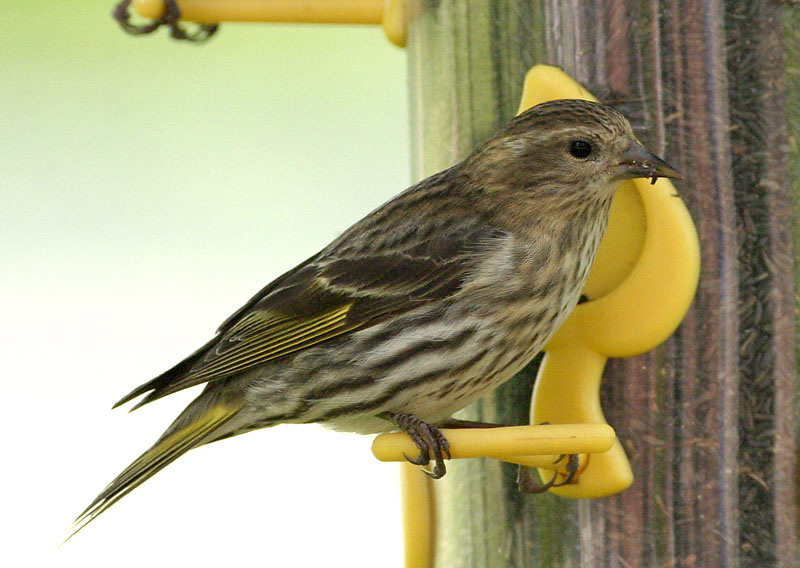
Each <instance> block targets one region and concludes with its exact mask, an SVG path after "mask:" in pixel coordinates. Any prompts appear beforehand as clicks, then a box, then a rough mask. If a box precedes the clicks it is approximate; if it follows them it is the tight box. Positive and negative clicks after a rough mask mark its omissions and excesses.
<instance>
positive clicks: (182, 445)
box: [64, 396, 241, 542]
mask: <svg viewBox="0 0 800 568" xmlns="http://www.w3.org/2000/svg"><path fill="white" fill-rule="evenodd" d="M202 398H203V397H202V396H201V397H198V399H196V400H195V401H194V403H192V404H191V405H189V407H188V408H187V409H186V410H185V411H184V412H183V413H182V414H181V415H180V416H179V417H178V418H177V419H176V420H175V422H173V424H172V425H171V426H170V427H169V428H168V429H167V431H166V432H165V433H164V434H163V435H162V436H161V438H160V439H159V440H158V441H157V442H156V443H155V444H153V446H152V447H151V448H150V449H149V450H147V451H146V452H145V453H143V454H142V455H141V456H139V457H138V458H137V459H136V460H135V461H134V462H133V463H132V464H131V465H129V466H128V467H127V468H125V470H124V471H123V472H122V473H120V474H119V475H118V476H117V477H116V478H115V479H114V481H112V482H111V483H110V484H109V485H108V486H107V487H106V488H105V489H103V491H102V492H101V493H100V495H98V496H97V497H96V498H95V500H94V501H92V503H91V504H90V505H89V506H88V507H87V508H86V510H84V511H83V513H81V514H80V515H79V516H78V518H77V519H75V521H74V522H73V524H72V529H71V531H70V534H69V536H68V537H67V539H66V540H65V541H64V542H66V541H67V540H69V539H70V538H72V537H73V536H75V534H77V533H78V531H80V530H81V529H83V528H84V527H85V526H86V525H88V524H89V523H90V522H92V521H93V520H94V519H96V518H97V517H98V516H99V515H100V514H101V513H103V512H104V511H105V510H106V509H108V508H109V507H111V506H112V505H113V504H114V503H116V502H117V501H119V500H120V499H122V498H123V497H124V496H125V495H127V494H128V493H130V492H131V491H133V490H134V489H135V488H136V487H138V486H139V485H141V484H142V483H144V482H145V481H147V480H148V479H150V478H151V477H152V476H154V475H155V474H156V473H158V472H159V471H161V470H162V469H163V468H165V467H166V466H167V465H169V464H170V463H172V462H173V461H175V460H176V459H178V458H179V457H180V456H182V455H183V454H185V453H186V452H188V451H189V450H191V449H192V448H195V447H197V446H199V445H202V444H205V443H207V442H210V441H213V440H215V439H216V438H217V437H218V436H227V435H228V434H226V432H225V429H224V426H225V424H227V423H228V422H230V421H231V419H232V418H233V417H234V416H236V414H237V413H238V412H239V410H240V409H241V404H236V403H233V402H227V401H216V402H214V403H213V404H211V405H207V402H208V401H207V400H201V399H202ZM198 407H199V408H198Z"/></svg>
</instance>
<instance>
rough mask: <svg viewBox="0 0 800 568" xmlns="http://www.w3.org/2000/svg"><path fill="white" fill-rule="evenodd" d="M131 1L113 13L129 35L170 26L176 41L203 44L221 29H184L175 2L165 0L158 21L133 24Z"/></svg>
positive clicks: (208, 26) (213, 26)
mask: <svg viewBox="0 0 800 568" xmlns="http://www.w3.org/2000/svg"><path fill="white" fill-rule="evenodd" d="M130 4H131V0H121V2H120V3H119V4H117V5H116V6H115V7H114V11H113V12H112V13H111V15H112V17H113V18H114V19H115V20H116V21H117V23H119V25H120V27H121V28H122V29H123V30H125V31H126V32H127V33H129V34H133V35H144V34H150V33H153V32H154V31H156V30H157V29H158V28H160V27H161V26H168V27H169V29H170V35H171V36H172V37H173V38H174V39H182V40H186V41H191V42H201V41H205V40H207V39H208V38H210V37H211V36H212V35H214V33H215V32H216V31H217V28H218V27H219V26H218V25H217V24H198V27H197V29H196V30H194V31H193V32H189V31H187V30H186V28H184V27H182V26H181V25H180V24H179V23H178V20H180V17H181V10H180V8H178V5H177V4H176V3H175V0H164V14H162V16H161V17H160V18H158V19H157V20H152V21H151V22H149V23H147V24H141V25H137V24H132V23H131V21H130V19H131V16H130V13H129V12H128V8H129V7H130Z"/></svg>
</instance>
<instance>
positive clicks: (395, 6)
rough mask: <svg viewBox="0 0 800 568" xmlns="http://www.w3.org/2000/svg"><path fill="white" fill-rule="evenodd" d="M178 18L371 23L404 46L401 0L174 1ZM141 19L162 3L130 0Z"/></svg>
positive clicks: (158, 10)
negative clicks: (179, 14) (177, 9)
mask: <svg viewBox="0 0 800 568" xmlns="http://www.w3.org/2000/svg"><path fill="white" fill-rule="evenodd" d="M177 4H178V8H180V11H181V19H183V20H186V21H189V22H197V23H200V24H214V23H217V22H284V23H288V22H296V23H313V24H368V25H369V24H372V25H381V26H383V33H384V34H385V35H386V38H387V39H388V40H389V41H390V42H392V43H393V44H395V45H396V46H398V47H405V45H406V37H407V27H408V26H407V20H406V15H405V10H404V5H403V4H404V3H403V0H177ZM133 8H134V10H135V11H136V13H137V14H139V15H140V16H142V17H143V18H149V19H152V20H155V19H158V18H160V17H161V15H162V14H163V13H164V2H163V0H133Z"/></svg>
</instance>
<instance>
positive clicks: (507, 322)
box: [73, 100, 678, 534]
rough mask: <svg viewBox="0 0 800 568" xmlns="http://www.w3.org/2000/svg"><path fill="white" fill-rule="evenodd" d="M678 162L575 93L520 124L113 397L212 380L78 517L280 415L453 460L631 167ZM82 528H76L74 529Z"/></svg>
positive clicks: (534, 347) (580, 271) (562, 300)
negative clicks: (456, 432) (467, 417)
mask: <svg viewBox="0 0 800 568" xmlns="http://www.w3.org/2000/svg"><path fill="white" fill-rule="evenodd" d="M659 176H663V177H678V174H677V173H676V172H675V170H674V169H672V168H671V167H670V166H669V165H668V164H666V163H665V162H664V161H662V160H661V159H659V158H658V157H656V156H654V155H653V154H651V153H650V152H648V151H647V150H645V149H644V148H643V147H642V145H641V144H640V143H639V142H638V141H637V139H636V137H635V136H634V135H633V132H632V130H631V126H630V124H629V123H628V121H627V120H626V119H625V118H624V117H623V116H622V115H621V114H619V113H618V112H617V111H615V110H613V109H612V108H610V107H607V106H604V105H601V104H597V103H592V102H587V101H582V100H560V101H552V102H548V103H544V104H541V105H538V106H535V107H533V108H531V109H529V110H527V111H526V112H524V113H522V114H521V115H519V116H517V117H516V118H514V119H513V120H511V122H509V123H508V124H507V125H506V126H505V127H504V128H503V129H502V130H500V131H499V132H498V133H497V134H495V135H494V136H493V137H492V138H490V139H489V140H488V141H487V142H486V143H484V144H483V145H482V146H481V147H480V148H479V149H478V150H476V151H475V152H474V153H473V154H472V155H470V156H469V157H468V158H466V159H465V160H464V161H463V162H461V163H459V164H456V165H455V166H453V167H451V168H449V169H447V170H445V171H443V172H440V173H438V174H436V175H433V176H431V177H429V178H427V179H425V180H423V181H421V182H419V183H418V184H416V185H414V186H413V187H411V188H409V189H407V190H406V191H404V192H403V193H401V194H400V195H398V196H397V197H395V198H394V199H392V200H390V201H389V202H387V203H386V204H384V205H383V206H381V207H379V208H378V209H376V210H375V211H373V212H372V213H370V214H369V215H367V216H366V217H365V218H364V219H362V220H361V221H359V222H358V223H356V224H355V225H353V226H352V227H351V228H350V229H348V230H347V231H346V232H345V233H344V234H343V235H341V236H340V237H339V238H337V239H336V240H335V241H333V242H332V243H331V244H330V245H328V246H327V247H326V248H325V249H323V250H322V251H321V252H320V253H319V254H316V255H314V256H313V257H311V258H309V259H308V260H306V261H305V262H303V263H302V264H300V265H299V266H297V267H296V268H294V269H293V270H290V271H289V272H287V273H286V274H284V275H283V276H281V277H279V278H278V279H276V280H275V281H274V282H272V283H271V284H269V285H268V286H267V287H265V288H264V289H263V290H261V291H260V292H259V293H258V294H256V295H255V296H254V297H253V298H252V299H251V300H250V301H249V302H247V303H246V304H245V305H244V306H243V307H242V308H241V309H239V311H237V312H236V313H234V314H233V315H232V316H231V317H230V318H228V319H227V320H226V321H225V322H224V323H223V324H222V326H220V328H219V330H218V332H217V334H216V336H215V337H214V338H213V339H212V340H211V341H209V342H208V343H206V344H205V345H203V346H202V347H201V348H200V349H198V350H197V351H195V352H194V353H193V354H192V355H190V356H189V357H188V358H186V359H185V360H183V361H182V362H180V363H178V364H177V365H176V366H174V367H173V368H171V369H169V370H168V371H166V372H165V373H164V374H162V375H160V376H158V377H156V378H155V379H153V380H151V381H150V382H148V383H145V384H144V385H142V386H140V387H138V388H137V389H135V390H134V391H133V392H131V393H130V394H128V395H126V396H125V397H123V398H122V399H121V400H120V401H119V402H117V403H116V404H115V407H116V406H119V405H121V404H124V403H126V402H128V401H130V400H133V399H134V398H136V397H138V396H140V395H146V396H145V397H144V398H143V399H142V400H141V401H140V402H139V403H138V404H137V405H136V406H135V407H134V408H136V407H139V406H141V405H143V404H147V403H149V402H152V401H154V400H157V399H159V398H161V397H163V396H166V395H168V394H171V393H174V392H176V391H179V390H182V389H185V388H188V387H191V386H193V385H198V384H201V383H205V384H206V386H205V389H204V390H203V392H202V393H201V394H200V396H198V397H197V398H196V399H195V400H194V401H193V402H192V403H191V404H189V406H188V407H187V408H186V409H185V410H184V411H183V412H182V413H181V415H180V416H178V418H177V419H176V420H175V422H173V424H172V425H171V426H170V427H169V428H168V429H167V431H166V432H165V433H164V434H163V435H162V437H161V438H160V439H159V440H158V441H157V442H156V443H155V444H154V445H153V446H152V447H151V448H150V449H149V450H147V451H146V452H145V453H144V454H143V455H142V456H140V457H139V458H138V459H137V460H136V461H134V462H133V463H132V464H131V465H130V466H129V467H128V468H127V469H126V470H125V471H123V472H122V473H121V474H120V475H119V476H118V477H117V478H116V479H114V481H112V482H111V484H110V485H109V486H108V487H106V488H105V489H104V490H103V491H102V493H100V495H99V496H98V497H97V498H96V499H95V500H94V501H93V502H92V504H91V505H89V507H88V508H87V509H86V510H85V511H84V512H83V513H82V514H81V516H80V517H78V519H77V520H76V521H75V531H76V532H77V530H80V528H82V527H83V526H85V525H86V524H87V523H88V522H90V521H91V520H93V519H94V518H95V517H97V516H98V515H99V514H100V513H102V512H103V511H105V510H106V509H107V508H108V507H110V506H111V505H113V504H114V503H115V502H117V501H118V500H119V499H120V498H122V497H123V496H124V495H126V494H127V493H128V492H130V491H131V490H133V489H134V488H135V487H137V486H138V485H140V484H141V483H143V482H144V481H145V480H147V479H148V478H150V477H151V476H152V475H154V474H155V473H157V472H158V471H159V470H161V469H162V468H163V467H165V466H166V465H167V464H169V463H171V462H172V461H174V460H175V459H177V458H178V457H180V456H181V455H183V454H184V453H185V452H186V451H188V450H190V449H192V448H195V447H197V446H200V445H203V444H207V443H209V442H213V441H216V440H221V439H223V438H227V437H230V436H235V435H238V434H242V433H244V432H248V431H250V430H255V429H258V428H265V427H267V426H272V425H275V424H279V423H309V422H320V423H323V424H327V425H329V426H331V427H333V428H335V429H340V430H349V431H353V432H361V433H374V432H381V431H386V430H391V429H393V428H394V427H399V428H400V429H402V430H404V431H405V432H407V433H408V434H409V435H410V436H411V438H412V439H413V440H414V441H415V442H416V444H417V446H418V447H419V449H420V455H419V457H417V458H416V459H414V460H411V461H413V462H414V463H417V464H420V465H426V464H427V463H428V462H429V460H430V459H433V460H434V464H435V465H434V467H433V471H432V475H433V476H434V477H441V476H442V475H444V473H445V466H444V458H446V457H449V454H448V447H447V441H446V439H444V437H443V436H442V435H441V433H440V432H439V430H438V429H437V426H441V425H443V424H445V423H447V422H448V419H449V417H450V415H451V414H452V413H453V412H455V411H457V410H459V409H460V408H463V407H464V406H466V405H467V404H469V403H470V402H472V401H474V400H475V399H477V398H478V397H480V396H481V395H483V394H484V393H486V392H487V391H489V390H491V389H493V388H494V387H496V386H498V385H499V384H500V383H502V382H503V381H505V380H507V379H508V378H510V377H511V376H513V375H514V374H515V373H517V372H518V371H519V370H520V369H522V367H524V366H525V364H526V363H528V362H529V361H530V360H531V359H532V358H533V356H534V355H536V353H537V352H538V351H539V350H540V349H541V348H542V346H543V345H544V344H545V343H546V342H547V340H548V339H549V338H550V336H551V335H552V334H553V332H554V331H555V330H556V329H557V328H558V327H559V325H560V324H561V323H562V321H563V320H564V319H565V318H566V316H567V315H568V314H569V312H570V311H571V310H572V308H573V307H574V306H575V304H576V303H577V301H578V298H579V295H580V292H581V289H582V287H583V284H584V281H585V279H586V275H587V273H588V271H589V267H590V265H591V264H592V261H593V259H594V257H595V253H596V251H597V246H598V243H599V242H600V239H601V237H602V235H603V232H604V230H605V226H606V222H607V219H608V211H609V205H610V203H611V198H612V195H613V193H614V189H615V187H616V184H617V182H619V181H620V180H624V179H629V178H636V177H650V178H652V179H653V181H654V182H655V179H656V178H657V177H659ZM73 534H74V533H73Z"/></svg>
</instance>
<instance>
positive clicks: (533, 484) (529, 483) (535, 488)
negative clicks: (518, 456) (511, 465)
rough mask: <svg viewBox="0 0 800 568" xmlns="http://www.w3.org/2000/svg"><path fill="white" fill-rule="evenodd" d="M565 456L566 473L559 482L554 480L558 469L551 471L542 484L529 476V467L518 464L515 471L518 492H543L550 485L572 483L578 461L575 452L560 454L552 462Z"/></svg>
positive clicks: (557, 474)
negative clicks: (551, 473) (545, 481)
mask: <svg viewBox="0 0 800 568" xmlns="http://www.w3.org/2000/svg"><path fill="white" fill-rule="evenodd" d="M565 457H566V458H567V464H566V467H565V469H566V470H567V475H566V476H565V477H564V479H563V480H562V481H559V482H556V479H558V476H559V471H558V470H556V471H554V472H553V476H552V477H551V478H550V480H549V481H548V482H547V483H544V484H542V483H539V482H538V481H536V480H535V479H534V478H533V476H531V472H530V468H528V467H525V466H522V465H521V466H519V470H518V471H517V487H519V490H520V493H544V492H545V491H547V490H548V489H550V488H551V487H561V486H562V485H569V484H570V483H572V480H573V479H574V478H575V474H576V473H577V472H578V466H579V462H578V456H577V454H569V455H565V454H561V455H560V456H558V459H557V460H556V461H554V462H553V463H558V462H560V461H561V460H563V459H564V458H565Z"/></svg>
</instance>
